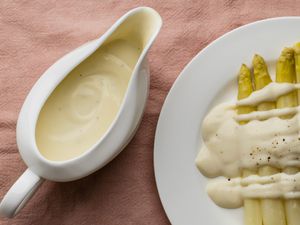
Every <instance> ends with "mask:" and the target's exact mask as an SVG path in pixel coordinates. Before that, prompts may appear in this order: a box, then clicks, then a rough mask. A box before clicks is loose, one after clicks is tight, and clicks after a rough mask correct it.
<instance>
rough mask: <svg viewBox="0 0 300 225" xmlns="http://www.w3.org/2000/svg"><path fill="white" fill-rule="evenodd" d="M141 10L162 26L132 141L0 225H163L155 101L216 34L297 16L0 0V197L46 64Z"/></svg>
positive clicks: (269, 8)
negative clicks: (21, 118) (23, 116)
mask: <svg viewBox="0 0 300 225" xmlns="http://www.w3.org/2000/svg"><path fill="white" fill-rule="evenodd" d="M41 2H43V3H41ZM142 5H146V6H150V7H153V8H154V9H156V10H157V11H158V12H159V13H160V14H161V16H162V18H163V21H164V26H163V29H162V30H161V33H160V35H159V36H158V39H157V41H156V42H155V44H154V46H153V48H152V49H151V52H150V54H149V60H150V66H151V91H150V97H149V101H148V105H147V109H146V112H145V116H144V118H143V120H142V123H141V126H140V128H139V130H138V132H137V134H136V136H135V137H134V139H133V140H132V141H131V143H130V144H129V145H128V147H127V148H126V149H125V150H124V151H123V152H122V153H121V154H120V155H119V156H118V157H117V158H116V159H115V160H113V161H112V162H111V163H110V164H109V165H107V166H106V167H105V168H103V169H101V170H100V171H98V172H96V173H94V174H92V175H90V176H88V177H86V178H84V179H81V180H78V181H74V182H69V183H53V182H48V181H47V182H45V183H44V184H43V185H42V187H41V188H40V189H39V190H38V192H37V193H36V195H35V196H34V197H33V198H32V200H31V201H30V202H29V204H28V205H27V206H26V207H25V208H24V209H23V211H22V212H21V213H20V214H19V215H18V216H17V217H16V218H14V219H10V220H8V219H3V218H1V219H0V224H1V225H2V224H22V225H29V224H37V225H45V224H62V225H63V224H70V225H73V224H87V225H91V224H105V225H110V224H111V225H117V224H122V225H124V224H126V225H127V224H138V225H140V224H141V225H142V224H149V225H150V224H169V222H168V219H167V217H166V215H165V214H164V211H163V208H162V206H161V203H160V201H159V197H158V194H157V189H156V186H155V180H154V173H153V142H154V132H155V127H156V123H157V119H158V116H159V112H160V109H161V106H162V104H163V100H164V98H165V96H166V94H167V92H168V90H169V89H170V87H171V85H172V83H173V82H174V80H175V78H176V77H177V76H178V74H179V73H180V71H181V70H182V69H183V67H184V66H185V65H186V64H187V63H188V62H189V61H190V60H191V58H192V57H193V56H194V55H195V54H196V53H197V52H199V51H200V50H201V49H202V48H204V47H205V46H206V45H207V44H209V43H210V42H211V41H212V40H214V39H216V38H217V37H219V36H220V35H222V34H224V33H225V32H227V31H229V30H232V29H233V28H236V27H238V26H240V25H243V24H246V23H249V22H252V21H255V20H259V19H263V18H269V17H276V16H287V15H288V16H292V15H297V10H298V7H297V6H298V5H297V3H296V1H285V2H282V1H280V0H277V1H266V2H263V1H260V0H256V1H242V0H241V1H234V0H227V1H210V2H209V1H171V0H169V1H131V2H129V1H96V0H95V1H71V0H67V1H39V2H38V1H36V2H33V1H11V0H2V1H1V2H0V87H1V89H0V144H1V145H0V197H3V196H4V194H5V192H6V191H7V190H8V189H9V187H10V186H11V185H12V184H13V183H14V181H15V180H16V179H17V177H18V176H20V174H21V173H22V172H23V171H24V170H25V168H26V166H25V164H24V163H23V161H22V159H21V157H20V155H19V154H18V150H17V147H16V141H15V126H16V120H17V117H18V112H19V110H20V108H21V105H22V102H23V101H24V98H25V96H26V95H27V93H28V92H29V90H30V88H31V87H32V85H33V84H34V83H35V81H36V80H37V79H38V78H39V76H40V75H41V74H42V73H43V71H45V70H46V69H47V68H48V67H49V66H50V65H51V64H52V63H53V62H54V61H55V60H56V59H58V58H59V57H61V56H63V55H64V54H65V53H67V52H69V51H70V50H72V49H74V48H75V47H77V46H79V45H81V44H83V43H84V42H86V41H88V40H91V39H94V38H96V37H98V36H100V35H101V34H103V32H104V31H105V30H106V29H107V28H108V27H110V25H112V24H113V23H114V21H116V20H117V19H118V18H119V17H120V16H121V15H123V14H124V13H125V12H127V11H128V10H130V9H132V8H134V7H136V6H142ZM298 14H299V10H298ZM170 191H171V190H170Z"/></svg>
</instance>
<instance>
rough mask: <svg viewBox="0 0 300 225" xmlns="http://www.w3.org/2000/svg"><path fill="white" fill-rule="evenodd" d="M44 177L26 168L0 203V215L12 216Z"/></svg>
mask: <svg viewBox="0 0 300 225" xmlns="http://www.w3.org/2000/svg"><path fill="white" fill-rule="evenodd" d="M43 181H44V179H43V178H41V177H39V176H38V175H36V174H35V173H33V172H32V171H31V170H30V169H27V170H26V171H25V172H24V173H23V174H22V175H21V176H20V177H19V179H18V180H17V181H16V182H15V183H14V184H13V186H12V187H11V188H10V189H9V191H8V192H7V193H6V195H5V196H4V197H3V199H2V201H1V203H0V215H2V216H5V217H10V218H11V217H13V216H14V215H16V214H17V213H18V211H19V210H20V209H22V208H23V206H24V205H25V204H26V202H27V201H28V200H29V199H30V198H31V196H32V195H33V194H34V193H35V191H36V190H37V188H38V187H39V186H40V185H41V184H42V183H43Z"/></svg>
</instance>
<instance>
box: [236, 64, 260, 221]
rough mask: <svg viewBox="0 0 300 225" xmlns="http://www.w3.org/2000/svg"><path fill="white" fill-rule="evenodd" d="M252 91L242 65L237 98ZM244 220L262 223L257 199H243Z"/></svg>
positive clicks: (247, 172) (245, 108) (248, 172)
mask: <svg viewBox="0 0 300 225" xmlns="http://www.w3.org/2000/svg"><path fill="white" fill-rule="evenodd" d="M252 91H253V87H252V80H251V73H250V70H249V68H248V67H247V66H246V65H244V64H243V65H242V66H241V69H240V71H239V76H238V99H243V98H246V97H248V96H249V95H250V94H251V93H252ZM254 110H255V108H254V107H251V106H239V107H238V108H237V113H238V114H247V113H250V112H252V111H254ZM245 123H247V121H241V122H240V124H245ZM254 173H255V172H254V171H251V170H244V171H243V177H247V176H249V175H252V174H254ZM244 221H245V225H262V216H261V210H260V204H259V200H257V199H245V201H244Z"/></svg>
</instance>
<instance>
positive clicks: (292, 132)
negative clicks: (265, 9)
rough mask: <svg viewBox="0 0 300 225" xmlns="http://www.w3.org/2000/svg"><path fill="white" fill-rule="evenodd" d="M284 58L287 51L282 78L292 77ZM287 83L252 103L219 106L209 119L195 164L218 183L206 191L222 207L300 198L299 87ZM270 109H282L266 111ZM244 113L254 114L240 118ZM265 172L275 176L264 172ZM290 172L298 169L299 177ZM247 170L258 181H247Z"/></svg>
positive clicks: (269, 87) (271, 85)
mask: <svg viewBox="0 0 300 225" xmlns="http://www.w3.org/2000/svg"><path fill="white" fill-rule="evenodd" d="M299 52H300V51H299ZM285 54H289V52H288V51H285V52H284V51H283V53H282V55H281V57H280V59H279V61H278V63H277V73H281V75H282V76H287V75H286V74H285V73H286V70H287V69H288V68H287V67H285V64H286V61H287V60H288V59H289V57H290V56H287V57H286V58H284V57H285ZM296 57H297V54H296ZM288 63H289V62H288ZM296 63H297V59H296ZM293 66H295V65H293ZM298 69H299V68H298ZM296 70H297V67H296ZM299 71H300V69H299ZM287 73H289V72H287ZM286 82H289V81H285V80H283V81H282V80H280V77H279V78H277V82H265V83H264V84H263V85H262V86H261V88H257V89H259V90H255V91H254V92H253V93H252V94H250V95H249V96H248V97H245V98H242V99H240V100H238V101H237V102H235V103H230V102H229V103H223V104H220V105H218V106H216V107H215V108H213V109H212V110H211V112H210V113H209V114H208V115H207V116H206V118H205V119H204V121H203V126H202V135H203V141H204V144H203V146H202V148H201V151H200V152H199V154H198V156H197V159H196V163H197V166H198V168H199V170H200V171H201V172H202V173H203V174H204V175H205V176H207V177H210V178H215V179H213V180H212V181H210V182H209V184H208V186H207V191H208V194H209V196H210V197H211V198H212V200H213V201H214V202H215V203H216V204H218V205H220V206H221V207H225V208H238V207H241V206H242V205H243V204H244V199H265V198H268V199H278V198H281V199H296V198H300V173H299V172H298V169H297V168H300V136H299V131H300V107H299V106H297V105H298V102H297V92H299V91H298V90H300V85H299V84H295V83H286ZM256 85H257V83H256ZM286 96H289V97H288V98H283V97H286ZM295 97H296V98H295ZM294 98H295V99H296V101H293V100H291V99H294ZM272 102H273V103H272ZM271 103H272V104H275V103H276V104H275V105H276V106H277V107H276V108H275V107H269V106H270V105H269V106H266V104H271ZM245 107H248V108H249V107H253V108H255V110H249V111H248V113H246V114H245V113H240V112H239V111H240V109H241V108H245ZM245 121H246V122H245ZM263 167H266V168H268V167H269V168H270V170H271V169H274V171H275V173H274V174H273V172H272V173H271V172H270V173H269V172H268V173H265V172H261V171H260V169H261V168H263ZM286 168H294V169H295V168H296V169H295V173H290V172H287V171H288V170H287V169H286ZM245 170H250V171H254V172H253V175H251V174H250V175H249V176H246V177H245V176H244V175H243V174H242V173H243V171H245ZM280 171H282V172H280ZM255 173H256V174H255ZM242 175H243V177H242ZM220 176H223V178H216V177H220Z"/></svg>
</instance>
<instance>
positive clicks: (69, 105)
mask: <svg viewBox="0 0 300 225" xmlns="http://www.w3.org/2000/svg"><path fill="white" fill-rule="evenodd" d="M140 52H141V49H140V47H139V46H136V45H134V44H133V43H131V42H128V41H126V40H121V39H118V40H114V41H112V42H110V43H108V44H105V45H103V46H101V47H100V48H99V49H98V50H96V52H95V53H93V54H92V55H91V56H89V57H88V58H87V59H86V60H84V61H83V62H82V63H81V64H79V65H78V66H77V67H76V68H75V69H74V70H73V71H71V72H70V73H69V74H68V75H67V77H66V78H65V79H64V80H63V81H62V82H61V83H60V84H59V85H58V86H57V87H56V88H55V90H54V91H53V92H52V94H51V95H50V96H49V98H48V99H47V101H46V103H45V104H44V106H43V107H42V110H41V112H40V114H39V117H38V121H37V125H36V144H37V147H38V149H39V151H40V153H41V154H42V155H43V156H44V157H45V158H47V159H49V160H54V161H62V160H68V159H72V158H75V157H77V156H80V155H81V154H83V153H84V152H86V151H87V150H89V149H90V148H91V147H92V146H93V145H94V144H96V143H97V142H98V141H99V140H100V138H101V137H102V136H103V135H104V134H105V132H106V131H107V130H108V129H109V127H110V125H111V124H112V122H113V121H114V119H115V118H116V115H117V113H118V111H119V109H120V106H121V104H122V101H123V99H124V95H125V93H126V90H127V87H128V83H129V80H130V78H131V75H132V71H133V69H134V66H135V65H136V63H137V61H138V58H139V55H140Z"/></svg>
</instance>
